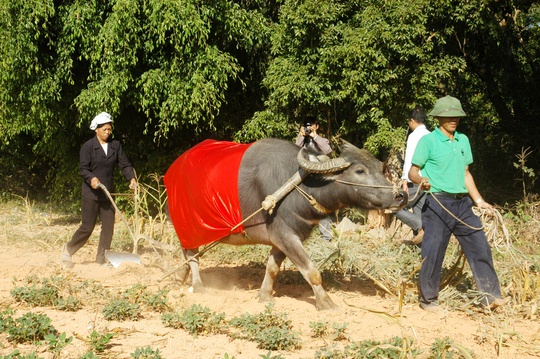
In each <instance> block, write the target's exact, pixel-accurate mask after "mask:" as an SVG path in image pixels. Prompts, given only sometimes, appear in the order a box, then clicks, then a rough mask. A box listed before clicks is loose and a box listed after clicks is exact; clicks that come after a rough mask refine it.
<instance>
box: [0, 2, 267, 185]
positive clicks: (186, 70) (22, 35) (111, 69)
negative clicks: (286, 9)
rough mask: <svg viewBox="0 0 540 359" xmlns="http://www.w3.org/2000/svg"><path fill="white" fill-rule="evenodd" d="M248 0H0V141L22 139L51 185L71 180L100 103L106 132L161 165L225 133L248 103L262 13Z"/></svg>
mask: <svg viewBox="0 0 540 359" xmlns="http://www.w3.org/2000/svg"><path fill="white" fill-rule="evenodd" d="M254 5H256V3H248V4H245V5H244V4H241V3H240V4H239V3H236V2H234V1H220V2H206V1H197V0H185V1H184V0H174V1H173V0H105V1H87V0H72V1H52V0H48V1H47V0H43V1H25V0H9V1H4V2H2V5H0V41H1V42H0V138H1V141H2V150H7V148H8V147H7V146H9V144H10V142H11V141H23V139H26V140H28V142H29V143H28V144H29V145H30V146H31V151H30V149H29V150H28V151H26V154H27V155H31V154H33V155H36V156H38V157H39V158H41V160H42V161H43V162H46V163H50V164H51V166H50V167H49V168H48V169H49V170H50V171H49V172H47V175H49V176H50V177H49V179H50V180H49V184H51V185H52V186H54V187H55V189H56V190H57V192H59V193H58V194H62V193H65V192H66V191H68V192H69V191H71V192H74V193H77V192H78V182H79V178H78V177H77V161H78V156H76V155H75V154H76V153H78V149H79V147H80V144H81V142H83V141H84V140H86V139H87V138H89V137H91V136H92V133H91V132H90V131H89V130H88V124H89V122H90V120H91V119H92V117H93V116H95V115H96V114H97V113H99V112H101V111H107V112H109V113H111V115H112V116H113V118H114V119H115V133H116V134H117V136H121V139H122V140H124V141H125V143H126V145H125V148H126V151H128V153H130V157H131V159H132V161H133V162H135V164H136V165H137V163H138V168H139V169H140V168H143V169H145V170H146V169H148V165H147V164H149V163H150V164H152V165H153V166H154V169H156V168H157V169H161V170H163V169H164V168H163V166H161V168H160V167H159V166H157V165H156V164H159V162H160V161H163V163H164V164H165V163H170V162H169V161H168V159H170V156H174V155H175V153H176V154H178V153H180V152H181V151H182V150H184V149H185V148H187V147H188V146H190V145H192V144H193V141H194V140H196V139H197V138H204V137H210V136H209V135H208V133H210V132H211V133H212V137H218V138H220V137H225V138H230V133H232V132H233V131H236V130H238V129H239V128H240V127H241V125H242V123H243V120H244V119H245V118H247V117H249V116H250V115H251V113H252V112H253V110H251V111H250V110H249V109H250V108H252V107H256V106H259V105H260V103H259V105H258V104H257V101H256V100H257V99H254V98H253V96H252V94H253V90H252V89H253V88H256V87H258V86H257V83H258V82H259V81H260V77H261V72H260V71H261V69H263V68H264V66H262V65H261V64H260V62H263V63H264V61H265V60H266V53H267V44H268V41H267V38H268V20H267V19H266V18H265V17H264V16H263V15H262V14H261V13H260V12H259V11H257V10H254V9H250V7H253V6H254ZM267 11H268V14H270V15H271V14H272V13H273V12H275V9H273V8H270V7H267ZM253 82H255V84H253ZM246 88H249V90H250V91H251V93H250V92H248V91H247V90H246ZM231 99H232V100H233V102H234V104H233V105H228V102H230V100H231ZM225 106H227V107H225ZM224 107H225V108H226V110H227V111H228V112H223V111H222V110H223V108H224ZM242 111H243V112H242ZM23 135H24V136H23ZM171 151H172V152H171ZM164 153H166V154H169V156H168V157H167V156H165V157H166V158H167V159H163V157H164ZM165 168H166V167H165Z"/></svg>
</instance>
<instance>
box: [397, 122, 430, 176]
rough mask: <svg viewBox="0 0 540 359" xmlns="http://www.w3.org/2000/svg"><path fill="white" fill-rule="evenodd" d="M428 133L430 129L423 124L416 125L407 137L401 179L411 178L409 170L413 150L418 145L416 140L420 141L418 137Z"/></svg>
mask: <svg viewBox="0 0 540 359" xmlns="http://www.w3.org/2000/svg"><path fill="white" fill-rule="evenodd" d="M428 133H430V131H429V130H428V129H427V128H426V126H425V125H418V127H416V128H415V130H414V131H413V132H411V134H410V135H409V138H407V147H406V148H405V160H404V161H403V175H402V176H401V179H403V180H407V182H411V180H410V179H409V170H410V169H411V166H412V158H413V155H414V150H416V145H418V141H420V139H421V138H422V137H424V136H425V135H427V134H428ZM420 175H421V174H420Z"/></svg>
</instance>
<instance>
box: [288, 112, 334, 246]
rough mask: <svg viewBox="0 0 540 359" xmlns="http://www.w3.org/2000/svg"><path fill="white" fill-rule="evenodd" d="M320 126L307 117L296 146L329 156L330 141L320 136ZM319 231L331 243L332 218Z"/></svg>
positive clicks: (327, 218) (325, 220)
mask: <svg viewBox="0 0 540 359" xmlns="http://www.w3.org/2000/svg"><path fill="white" fill-rule="evenodd" d="M318 130H319V124H318V123H317V118H315V117H312V116H310V117H307V118H306V120H305V121H304V126H302V127H300V132H299V133H298V137H297V138H296V142H295V143H296V145H297V146H299V147H304V148H306V149H308V150H309V151H310V153H311V154H313V155H314V156H321V155H324V156H326V155H328V154H330V153H331V152H332V148H331V147H330V141H328V139H327V138H324V137H322V136H320V135H319V134H318V133H317V131H318ZM319 230H320V231H321V235H322V237H323V239H325V240H327V241H329V240H331V239H332V237H333V232H332V225H331V220H330V217H325V218H323V219H322V220H321V221H320V222H319Z"/></svg>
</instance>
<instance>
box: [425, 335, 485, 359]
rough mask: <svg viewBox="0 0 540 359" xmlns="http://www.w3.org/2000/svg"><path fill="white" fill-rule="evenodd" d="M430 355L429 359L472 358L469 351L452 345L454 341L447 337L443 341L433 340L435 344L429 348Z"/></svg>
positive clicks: (472, 354)
mask: <svg viewBox="0 0 540 359" xmlns="http://www.w3.org/2000/svg"><path fill="white" fill-rule="evenodd" d="M430 354H431V355H430V359H461V358H474V353H472V352H471V351H470V350H469V349H466V348H465V347H463V346H461V345H459V344H456V343H454V341H453V340H451V339H450V338H448V337H446V338H444V339H435V342H434V343H433V345H432V346H431V349H430Z"/></svg>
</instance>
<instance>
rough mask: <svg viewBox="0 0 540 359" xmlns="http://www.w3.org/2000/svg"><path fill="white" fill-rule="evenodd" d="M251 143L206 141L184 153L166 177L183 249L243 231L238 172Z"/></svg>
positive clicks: (174, 222)
mask: <svg viewBox="0 0 540 359" xmlns="http://www.w3.org/2000/svg"><path fill="white" fill-rule="evenodd" d="M250 145H251V144H238V143H234V142H224V141H214V140H206V141H203V142H201V143H199V144H198V145H196V146H195V147H192V148H191V149H189V150H187V151H186V152H184V153H183V154H182V155H181V156H180V157H178V158H177V159H176V161H174V163H173V164H172V165H171V167H169V169H168V170H167V173H166V174H165V178H164V182H165V187H166V189H167V197H168V204H169V215H170V218H171V221H172V223H173V225H174V229H175V231H176V234H177V235H178V238H179V239H180V242H181V244H182V248H185V249H193V248H197V247H200V246H202V245H205V244H208V243H212V242H215V241H217V240H219V239H221V238H223V237H225V236H227V235H229V234H231V233H238V232H242V231H243V230H244V226H239V227H238V228H236V229H235V230H234V232H231V230H232V228H233V227H234V226H236V225H237V224H238V223H240V222H241V221H242V213H241V212H240V202H239V199H238V169H239V167H240V161H241V160H242V156H243V155H244V152H245V151H246V150H247V149H248V147H249V146H250Z"/></svg>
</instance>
